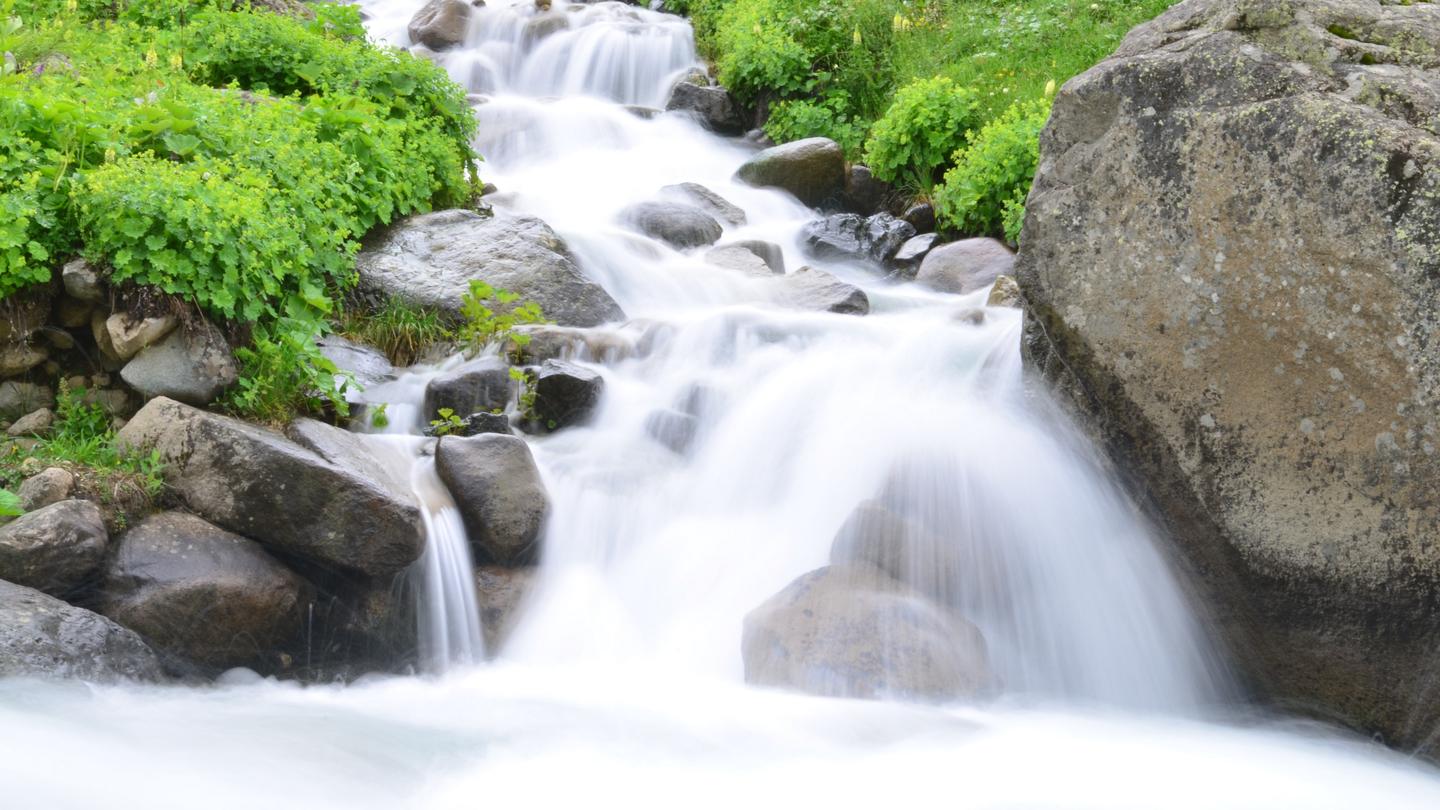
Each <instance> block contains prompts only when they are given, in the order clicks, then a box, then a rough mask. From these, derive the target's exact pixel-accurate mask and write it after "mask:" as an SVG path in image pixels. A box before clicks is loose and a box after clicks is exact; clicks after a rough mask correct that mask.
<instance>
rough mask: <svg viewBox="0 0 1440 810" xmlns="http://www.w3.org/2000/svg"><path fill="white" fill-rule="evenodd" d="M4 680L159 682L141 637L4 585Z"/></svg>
mask: <svg viewBox="0 0 1440 810" xmlns="http://www.w3.org/2000/svg"><path fill="white" fill-rule="evenodd" d="M0 676H3V677H42V678H83V679H85V680H87V681H101V682H105V681H117V680H141V681H158V680H160V679H161V677H162V674H161V671H160V661H159V659H158V658H156V657H155V652H154V651H153V650H151V649H150V648H149V647H147V646H145V642H144V641H142V640H141V639H140V637H139V636H138V635H136V634H135V633H134V632H132V631H130V630H126V629H125V628H123V627H121V626H120V625H118V624H116V623H115V622H112V621H110V620H109V619H107V618H105V617H104V616H101V615H100V614H98V613H91V612H90V611H88V610H84V609H82V608H78V607H74V606H71V605H67V604H65V603H64V602H61V601H60V600H59V599H56V598H54V597H52V596H47V595H45V594H43V593H41V592H39V591H37V590H35V589H33V588H26V587H24V586H23V585H16V584H13V583H10V582H5V581H3V580H0Z"/></svg>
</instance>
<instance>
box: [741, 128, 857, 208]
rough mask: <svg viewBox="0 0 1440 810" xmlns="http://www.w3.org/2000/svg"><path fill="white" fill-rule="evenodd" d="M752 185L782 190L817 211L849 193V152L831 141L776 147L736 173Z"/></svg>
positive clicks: (765, 151)
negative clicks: (846, 179) (846, 165)
mask: <svg viewBox="0 0 1440 810" xmlns="http://www.w3.org/2000/svg"><path fill="white" fill-rule="evenodd" d="M736 177H738V178H740V179H741V180H743V181H744V182H746V183H749V184H750V185H752V186H763V187H772V188H779V189H783V190H785V191H788V192H790V193H791V194H794V195H795V196H796V197H797V198H799V200H800V202H802V203H805V204H806V205H808V206H810V207H812V208H816V207H819V206H822V205H826V204H828V203H830V202H833V201H835V200H837V199H839V196H840V194H841V193H842V192H843V191H844V190H845V151H844V150H843V149H841V148H840V145H839V144H837V143H835V142H834V141H832V140H830V139H829V138H806V139H804V140H801V141H793V142H791V143H786V144H781V145H780V146H772V147H771V148H769V149H766V150H764V151H762V152H760V153H759V154H758V155H756V156H755V157H752V158H750V159H749V160H748V161H746V162H745V163H744V165H742V166H741V167H740V170H739V171H738V172H736Z"/></svg>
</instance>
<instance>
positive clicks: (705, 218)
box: [620, 202, 724, 250]
mask: <svg viewBox="0 0 1440 810" xmlns="http://www.w3.org/2000/svg"><path fill="white" fill-rule="evenodd" d="M620 221H622V222H624V223H625V224H626V225H629V226H630V227H632V228H634V229H635V230H637V231H639V232H640V233H643V234H645V235H646V236H648V237H650V238H652V239H658V240H660V241H661V242H664V243H665V244H667V245H669V246H671V247H673V248H675V249H676V250H685V249H688V248H696V247H704V246H705V245H713V244H715V243H716V242H717V241H719V239H720V236H721V234H723V233H724V228H722V227H721V225H720V223H719V222H716V221H715V218H714V217H712V216H710V215H709V214H707V213H705V212H704V211H702V210H700V209H699V208H697V207H695V206H693V205H686V204H684V203H665V202H643V203H636V204H635V205H631V206H628V207H627V208H625V210H623V211H621V212H620Z"/></svg>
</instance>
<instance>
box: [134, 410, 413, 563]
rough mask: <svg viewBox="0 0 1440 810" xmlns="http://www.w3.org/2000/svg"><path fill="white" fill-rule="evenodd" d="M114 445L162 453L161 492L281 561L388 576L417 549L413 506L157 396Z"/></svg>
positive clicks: (297, 450) (240, 426)
mask: <svg viewBox="0 0 1440 810" xmlns="http://www.w3.org/2000/svg"><path fill="white" fill-rule="evenodd" d="M118 439H119V441H120V443H121V444H122V445H123V446H127V447H132V448H154V449H157V450H159V451H160V456H161V459H162V461H163V462H164V465H165V467H164V474H165V480H166V483H168V484H169V485H170V486H171V487H172V488H174V490H175V492H176V493H177V494H178V495H179V496H180V498H181V499H182V500H183V501H184V502H185V503H186V505H188V506H189V507H190V509H191V510H193V511H194V512H195V513H196V514H198V515H199V516H201V517H203V518H204V519H206V520H208V521H210V522H212V523H214V524H216V525H217V526H220V527H222V528H225V529H228V530H230V531H232V532H236V533H238V534H242V535H244V536H246V537H250V538H252V539H254V540H257V541H259V542H260V543H262V544H264V545H265V546H267V547H268V548H271V549H274V550H276V551H279V552H281V553H284V554H293V555H296V556H299V557H304V558H306V559H309V560H312V561H314V562H317V563H320V564H321V565H325V566H334V567H337V568H340V569H344V570H347V571H353V572H356V573H361V574H366V575H369V576H386V575H389V574H393V573H395V572H397V571H399V570H400V569H402V568H404V567H405V566H406V565H409V564H410V563H411V562H413V561H414V560H415V559H416V558H417V557H419V556H420V552H421V550H422V549H423V547H424V542H425V541H424V535H423V534H422V529H421V522H420V512H419V509H418V508H417V507H416V506H415V504H414V503H413V502H412V501H410V500H407V499H403V498H401V497H400V496H399V495H397V494H396V493H394V492H392V491H390V490H388V489H387V488H385V487H384V486H383V485H381V484H378V483H376V482H374V481H371V480H369V479H368V478H365V477H364V476H363V475H361V474H359V473H356V472H355V471H353V470H351V469H347V468H344V467H341V466H339V465H335V464H332V463H330V462H328V461H326V460H324V459H323V458H321V457H320V456H318V455H316V454H315V453H313V452H311V451H309V450H306V449H305V448H303V447H301V446H300V445H298V444H295V443H293V442H290V441H287V440H286V439H284V438H282V437H281V436H278V435H276V434H274V433H271V432H269V431H267V430H263V429H261V428H258V427H255V426H253V425H248V424H245V423H243V422H239V421H237V420H234V419H228V418H225V417H223V416H217V415H215V414H210V413H206V412H204V411H201V410H197V409H195V408H191V407H189V406H188V405H182V404H181V403H179V402H175V401H174V400H170V399H165V398H163V397H161V398H156V399H152V400H150V402H149V403H148V404H147V405H146V406H145V407H144V408H142V409H141V410H140V412H139V413H137V414H135V417H134V418H133V419H131V420H130V422H129V424H127V425H125V427H124V428H123V429H122V430H121V431H120V433H119V436H118Z"/></svg>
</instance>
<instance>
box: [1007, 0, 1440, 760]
mask: <svg viewBox="0 0 1440 810" xmlns="http://www.w3.org/2000/svg"><path fill="white" fill-rule="evenodd" d="M1437 51H1440V7H1436V6H1434V5H1431V4H1428V3H1425V4H1422V3H1417V4H1414V5H1400V4H1394V5H1391V4H1382V3H1375V2H1361V0H1326V2H1310V3H1298V2H1288V1H1287V2H1282V1H1281V0H1187V2H1183V3H1181V4H1179V5H1177V6H1175V7H1173V8H1172V9H1170V10H1169V11H1168V12H1166V13H1165V14H1163V15H1161V16H1160V17H1159V18H1157V19H1156V20H1154V21H1152V22H1150V23H1147V24H1145V25H1142V26H1140V27H1139V28H1137V29H1135V30H1134V31H1133V32H1131V33H1130V35H1129V36H1128V37H1127V38H1126V39H1125V41H1124V42H1123V43H1122V44H1121V46H1120V48H1119V50H1118V51H1117V52H1116V53H1115V54H1114V56H1112V57H1111V58H1109V59H1107V60H1106V61H1104V62H1101V63H1100V64H1099V65H1097V66H1096V67H1095V68H1093V69H1091V70H1090V71H1088V72H1087V73H1085V74H1083V75H1081V76H1079V77H1077V78H1076V79H1074V80H1072V81H1070V82H1069V83H1068V84H1066V86H1065V87H1064V88H1063V89H1062V90H1061V91H1060V93H1059V94H1058V95H1057V96H1056V99H1055V102H1054V110H1053V113H1052V116H1051V119H1050V122H1049V124H1048V125H1047V126H1046V129H1045V131H1044V133H1043V134H1042V136H1041V158H1040V163H1039V170H1038V172H1037V175H1036V178H1035V184H1034V188H1033V190H1032V192H1031V194H1030V197H1029V202H1028V205H1027V215H1026V220H1025V226H1024V230H1023V232H1022V234H1021V239H1020V244H1021V245H1022V250H1021V256H1020V258H1019V262H1018V264H1017V267H1016V273H1017V280H1018V281H1019V284H1020V287H1021V291H1022V293H1023V296H1024V299H1025V302H1026V305H1027V309H1028V322H1027V325H1026V340H1025V351H1026V356H1027V359H1028V361H1029V362H1030V364H1031V365H1032V366H1033V367H1035V368H1037V369H1039V370H1041V371H1043V372H1044V373H1045V374H1046V375H1047V376H1049V377H1050V378H1051V379H1052V380H1053V381H1054V382H1055V383H1056V384H1057V385H1058V386H1059V387H1060V388H1061V390H1063V391H1065V392H1066V393H1067V394H1068V395H1070V397H1071V398H1072V401H1074V402H1075V403H1076V404H1077V405H1078V409H1079V410H1080V411H1082V412H1083V413H1085V414H1086V415H1088V416H1089V417H1090V419H1089V424H1090V426H1091V427H1092V428H1093V429H1094V431H1095V432H1096V433H1097V434H1098V435H1099V436H1100V437H1101V438H1102V439H1103V440H1104V443H1105V445H1106V447H1107V448H1108V450H1109V452H1110V453H1111V455H1112V457H1113V458H1115V459H1116V460H1117V462H1118V466H1119V467H1121V468H1122V469H1125V470H1127V471H1128V472H1129V473H1130V476H1131V479H1132V481H1133V483H1134V485H1135V487H1136V488H1137V489H1138V490H1139V492H1140V493H1141V495H1142V496H1143V498H1144V499H1146V500H1147V501H1148V502H1149V503H1151V504H1153V507H1154V510H1155V512H1156V515H1157V517H1158V519H1159V520H1160V521H1161V523H1162V524H1163V526H1164V527H1165V528H1166V529H1168V531H1169V534H1170V535H1171V536H1172V537H1173V538H1174V539H1175V542H1176V543H1177V544H1178V548H1179V550H1180V552H1182V556H1183V558H1184V559H1185V561H1186V562H1187V563H1188V564H1189V567H1190V568H1191V569H1192V570H1193V572H1194V573H1195V574H1196V575H1197V576H1198V577H1199V578H1200V583H1201V585H1202V586H1203V589H1204V590H1205V591H1206V592H1208V595H1209V597H1210V600H1209V601H1210V605H1211V608H1212V610H1213V611H1214V612H1215V614H1216V619H1217V621H1218V624H1219V627H1220V628H1221V630H1222V631H1223V632H1224V635H1225V639H1226V641H1228V643H1229V645H1230V646H1231V648H1232V649H1233V650H1234V652H1235V656H1234V657H1235V660H1236V661H1237V662H1238V664H1239V665H1240V666H1242V667H1243V668H1244V669H1245V671H1246V674H1247V675H1248V676H1249V678H1250V679H1251V681H1252V682H1253V683H1254V685H1255V686H1257V687H1258V688H1259V691H1260V692H1261V694H1262V695H1269V696H1270V697H1271V698H1273V699H1275V700H1277V701H1281V702H1284V703H1287V704H1289V705H1292V706H1297V707H1306V708H1310V709H1313V710H1316V711H1319V712H1322V713H1324V714H1326V715H1327V716H1329V717H1332V718H1336V719H1340V720H1342V721H1344V722H1348V723H1351V724H1354V725H1355V726H1358V727H1360V728H1363V729H1366V730H1368V731H1371V732H1378V733H1379V734H1381V735H1383V737H1384V738H1385V739H1386V740H1388V741H1389V742H1391V743H1393V744H1396V745H1400V746H1402V747H1407V748H1408V747H1411V746H1414V745H1416V744H1419V743H1421V742H1422V741H1423V740H1424V739H1425V738H1426V735H1428V734H1430V732H1431V730H1432V729H1434V728H1436V727H1437V725H1440V698H1437V696H1436V692H1435V689H1434V665H1435V660H1436V659H1435V651H1436V649H1440V452H1437V446H1440V438H1437V435H1440V352H1437V351H1436V347H1437V346H1440V307H1437V301H1440V135H1437V132H1440V125H1437V121H1440V70H1437V66H1440V60H1437V57H1436V53H1437ZM1037 497H1043V495H1038V494H1037ZM1430 740H1431V744H1432V745H1433V742H1434V738H1433V735H1432V736H1431V737H1430Z"/></svg>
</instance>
